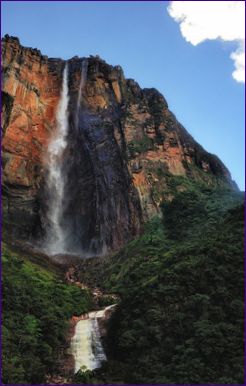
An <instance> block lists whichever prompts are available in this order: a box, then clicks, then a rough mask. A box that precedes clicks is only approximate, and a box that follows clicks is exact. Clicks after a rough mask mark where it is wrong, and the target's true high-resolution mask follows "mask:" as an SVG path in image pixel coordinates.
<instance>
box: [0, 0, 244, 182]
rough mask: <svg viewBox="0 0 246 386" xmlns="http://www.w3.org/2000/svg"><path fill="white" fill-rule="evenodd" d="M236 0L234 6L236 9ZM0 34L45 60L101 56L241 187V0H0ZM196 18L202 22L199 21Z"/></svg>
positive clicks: (242, 36) (242, 119)
mask: <svg viewBox="0 0 246 386" xmlns="http://www.w3.org/2000/svg"><path fill="white" fill-rule="evenodd" d="M239 3H240V4H239ZM1 5H2V7H1V8H2V9H1V11H2V15H1V18H2V29H1V33H2V36H3V35H5V33H8V34H9V35H12V36H17V37H18V38H19V39H20V42H21V44H22V45H24V46H27V47H33V48H38V49H40V50H41V52H42V53H43V54H44V55H48V56H50V57H61V58H63V59H68V58H71V57H73V56H75V55H78V56H81V57H83V56H89V55H96V54H98V55H100V56H101V58H103V59H104V60H106V61H107V62H108V63H109V64H112V65H118V64H119V65H121V67H122V68H123V70H124V73H125V76H126V77H127V78H133V79H135V80H136V81H137V82H138V83H139V84H140V86H141V87H155V88H157V89H158V90H159V91H160V92H161V93H162V94H163V95H164V96H165V98H166V100H167V102H168V105H169V108H170V110H171V111H172V112H173V113H174V114H175V115H176V117H177V118H178V120H179V121H180V122H181V123H182V124H183V125H184V126H185V127H186V129H187V130H188V131H189V132H190V134H191V135H192V136H193V137H194V138H195V139H196V140H197V141H198V142H199V143H200V144H201V145H202V146H203V147H204V148H205V149H206V150H207V151H209V152H211V153H213V154H216V155H218V156H219V158H220V159H221V160H222V161H223V162H224V163H225V165H226V166H227V167H228V169H229V170H230V172H231V174H232V178H233V179H234V180H235V181H236V182H237V184H238V186H239V188H240V189H241V190H244V176H245V171H244V166H245V161H244V152H245V138H244V127H245V110H244V106H245V83H244V75H245V67H244V66H245V65H244V60H245V56H244V45H245V41H244V30H245V27H244V25H245V14H244V12H242V9H243V8H242V6H244V1H172V2H169V1H64V2H62V1H59V2H56V1H50V2H46V1H42V2H41V1H18V2H15V1H2V2H1ZM201 16H202V17H201Z"/></svg>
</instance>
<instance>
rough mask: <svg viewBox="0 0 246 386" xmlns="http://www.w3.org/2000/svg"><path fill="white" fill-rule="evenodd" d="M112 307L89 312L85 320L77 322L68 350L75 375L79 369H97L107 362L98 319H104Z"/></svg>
mask: <svg viewBox="0 0 246 386" xmlns="http://www.w3.org/2000/svg"><path fill="white" fill-rule="evenodd" d="M113 307H115V305H112V306H108V307H106V308H104V309H103V310H100V311H94V312H90V313H89V314H88V315H87V316H86V318H85V319H82V320H79V321H78V322H77V324H76V327H75V333H74V336H73V337H72V339H71V345H70V350H69V352H70V354H72V355H73V356H74V360H75V368H74V372H75V373H77V372H78V371H79V370H80V369H82V371H83V370H94V369H97V368H99V367H101V365H102V362H103V361H106V360H107V358H106V354H105V352H104V349H103V346H102V342H101V334H100V329H99V325H98V319H99V318H104V317H105V314H106V311H108V310H110V309H111V308H113Z"/></svg>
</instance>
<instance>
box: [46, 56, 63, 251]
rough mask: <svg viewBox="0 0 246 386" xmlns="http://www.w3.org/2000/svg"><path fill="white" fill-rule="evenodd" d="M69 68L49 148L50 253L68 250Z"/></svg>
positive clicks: (48, 216) (48, 214)
mask: <svg viewBox="0 0 246 386" xmlns="http://www.w3.org/2000/svg"><path fill="white" fill-rule="evenodd" d="M68 102H69V95H68V67H67V63H66V65H65V68H64V71H63V81H62V91H61V97H60V101H59V103H58V107H57V112H56V131H55V134H54V136H53V137H52V139H51V141H50V143H49V145H48V154H47V158H48V176H47V181H46V183H47V188H48V191H49V197H50V198H49V202H48V213H47V219H48V222H49V235H48V240H47V249H48V250H49V252H50V253H51V254H57V253H64V252H65V251H66V237H67V230H66V229H65V227H64V226H62V219H63V214H64V205H63V204H64V193H65V192H64V190H65V182H66V176H65V175H64V170H63V160H64V153H65V150H66V147H67V134H68Z"/></svg>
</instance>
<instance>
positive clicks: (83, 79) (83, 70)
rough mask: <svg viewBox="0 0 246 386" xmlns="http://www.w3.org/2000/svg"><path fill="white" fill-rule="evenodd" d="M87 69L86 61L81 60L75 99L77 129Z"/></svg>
mask: <svg viewBox="0 0 246 386" xmlns="http://www.w3.org/2000/svg"><path fill="white" fill-rule="evenodd" d="M87 69H88V61H87V60H83V62H82V68H81V78H80V84H79V92H78V99H77V106H76V118H75V119H76V122H75V125H76V128H77V129H78V126H79V108H80V105H81V99H82V92H83V89H84V87H85V83H86V79H87Z"/></svg>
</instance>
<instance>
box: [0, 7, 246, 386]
mask: <svg viewBox="0 0 246 386" xmlns="http://www.w3.org/2000/svg"><path fill="white" fill-rule="evenodd" d="M61 1H62V2H68V3H69V2H70V1H69V0H41V1H40V0H39V2H61ZM85 1H86V2H90V1H91V2H115V3H117V2H121V3H122V2H139V3H140V2H142V3H143V2H164V0H71V2H85ZM175 1H182V0H175ZM197 1H213V0H197ZM224 1H227V0H224ZM241 1H244V2H245V0H241ZM2 2H11V3H14V2H36V1H35V0H0V3H1V4H2ZM1 11H2V7H0V17H1V16H2V15H1ZM245 14H246V9H245ZM0 50H1V54H2V45H1V48H0ZM0 82H1V85H2V79H1V81H0ZM244 96H245V86H244ZM0 102H1V106H2V96H0ZM245 123H246V122H244V124H245ZM245 126H246V125H245ZM1 138H2V137H1ZM0 140H1V139H0ZM245 148H246V138H245ZM244 162H245V165H246V159H245V160H244ZM1 163H2V157H1ZM245 178H246V171H245ZM0 182H1V191H0V197H1V198H2V175H0ZM245 197H246V194H244V198H245ZM1 202H2V200H1ZM245 218H246V208H245ZM0 220H1V223H0V237H1V241H2V206H1V207H0ZM244 238H245V241H246V234H244ZM0 252H1V256H2V248H1V245H0ZM245 256H246V255H245ZM244 272H246V259H245V260H244ZM0 277H1V283H2V264H0ZM0 299H1V305H0V311H1V326H0V332H1V333H0V347H2V286H1V287H0ZM244 304H246V286H245V285H244ZM245 322H246V307H245V308H244V323H245ZM245 331H246V323H245V324H244V335H245ZM0 371H1V375H2V356H0ZM244 384H246V344H245V343H244ZM0 385H3V384H2V382H1V379H0ZM6 385H7V384H6ZM9 385H10V384H9ZM26 385H30V386H32V385H31V384H26V383H24V384H23V383H18V384H11V386H26ZM34 385H35V386H39V385H47V386H49V385H50V386H51V385H52V384H48V383H42V384H37V383H36V384H33V386H34ZM66 385H67V386H75V385H76V384H72V383H70V384H66ZM85 385H86V384H85ZM87 385H91V384H87ZM97 385H98V386H104V385H116V384H110V383H108V384H97ZM125 385H129V386H135V385H136V386H137V385H138V386H139V385H142V386H151V385H153V386H154V385H155V386H163V385H164V386H165V385H166V386H169V385H170V386H184V385H189V386H212V385H216V386H217V385H218V386H222V385H223V384H217V383H216V384H213V383H210V384H187V383H186V384H174V383H172V384H124V386H125ZM233 385H234V386H242V384H233ZM117 386H123V385H120V384H117ZM225 386H228V384H226V385H225Z"/></svg>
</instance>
